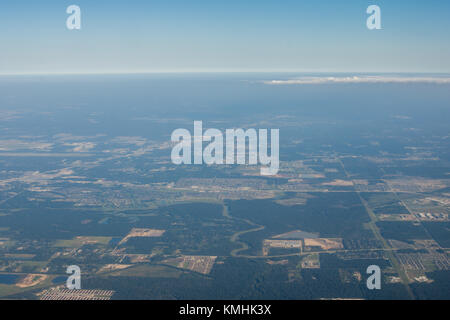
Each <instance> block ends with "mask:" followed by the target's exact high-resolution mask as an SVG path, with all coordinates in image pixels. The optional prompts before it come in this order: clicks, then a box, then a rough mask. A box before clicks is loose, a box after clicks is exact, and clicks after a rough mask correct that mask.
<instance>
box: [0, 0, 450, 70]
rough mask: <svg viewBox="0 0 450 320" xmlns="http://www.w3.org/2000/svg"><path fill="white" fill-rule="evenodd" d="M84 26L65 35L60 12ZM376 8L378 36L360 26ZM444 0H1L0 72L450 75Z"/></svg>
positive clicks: (449, 8) (449, 22)
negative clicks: (71, 9) (75, 12)
mask: <svg viewBox="0 0 450 320" xmlns="http://www.w3.org/2000/svg"><path fill="white" fill-rule="evenodd" d="M71 4H76V5H79V6H80V7H81V10H82V30H79V31H69V30H68V29H66V19H67V17H68V15H67V14H66V8H67V7H68V6H69V5H71ZM370 4H377V5H379V6H380V8H381V13H382V28H383V29H382V30H374V31H370V30H368V29H367V28H366V19H367V16H368V15H367V14H366V8H367V7H368V5H370ZM449 18H450V2H449V1H442V0H439V1H437V0H431V1H425V0H422V1H417V0H409V1H406V0H394V1H392V0H391V1H379V0H373V1H363V0H345V1H344V0H341V1H338V0H322V1H312V0H311V1H301V0H296V1H290V0H289V1H283V0H274V1H268V0H259V1H255V0H239V1H236V0H227V1H215V0H209V1H203V0H202V1H200V0H190V1H186V0H183V1H178V0H161V1H151V0H146V1H138V0H127V1H124V0H120V1H115V0H109V1H106V0H95V1H92V0H71V1H63V0H58V1H48V0H41V1H32V0H28V1H25V0H15V1H2V2H1V3H0V74H9V73H71V72H77V73H78V72H79V73H84V72H89V73H103V72H167V71H170V72H184V71H295V72H299V71H306V72H444V73H448V72H450V36H449V31H450V19H449Z"/></svg>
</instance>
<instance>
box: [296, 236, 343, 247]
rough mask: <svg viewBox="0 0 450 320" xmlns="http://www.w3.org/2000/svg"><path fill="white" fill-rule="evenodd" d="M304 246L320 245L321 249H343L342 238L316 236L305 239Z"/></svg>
mask: <svg viewBox="0 0 450 320" xmlns="http://www.w3.org/2000/svg"><path fill="white" fill-rule="evenodd" d="M304 241H305V247H320V248H321V249H322V250H330V249H343V248H344V245H343V244H342V239H338V238H336V239H331V238H318V239H305V240H304Z"/></svg>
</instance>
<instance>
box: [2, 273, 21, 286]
mask: <svg viewBox="0 0 450 320" xmlns="http://www.w3.org/2000/svg"><path fill="white" fill-rule="evenodd" d="M19 278H20V276H19V275H17V274H0V284H15V283H16V282H17V281H18V280H19Z"/></svg>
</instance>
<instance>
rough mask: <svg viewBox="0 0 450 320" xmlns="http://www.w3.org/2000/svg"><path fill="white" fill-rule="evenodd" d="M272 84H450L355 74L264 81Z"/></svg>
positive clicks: (432, 79) (439, 80)
mask: <svg viewBox="0 0 450 320" xmlns="http://www.w3.org/2000/svg"><path fill="white" fill-rule="evenodd" d="M264 83H265V84H270V85H301V84H330V83H432V84H450V78H449V77H447V78H445V77H400V76H397V77H396V76H353V77H301V78H295V79H289V80H270V81H264Z"/></svg>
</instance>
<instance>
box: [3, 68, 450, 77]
mask: <svg viewBox="0 0 450 320" xmlns="http://www.w3.org/2000/svg"><path fill="white" fill-rule="evenodd" d="M208 73H228V74H231V73H316V74H330V73H334V74H349V73H351V74H397V75H399V74H417V75H450V71H444V72H430V71H333V70H330V71H323V70H321V71H319V70H300V69H298V70H292V69H290V70H284V69H273V70H272V69H268V70H264V69H259V70H258V69H255V70H242V69H241V70H239V69H236V70H220V69H217V70H214V69H211V70H201V69H199V70H195V69H192V70H149V71H98V72H97V71H94V72H73V71H67V72H66V71H64V72H5V73H0V76H64V75H67V76H70V75H74V76H76V75H146V74H208Z"/></svg>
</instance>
